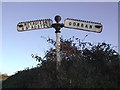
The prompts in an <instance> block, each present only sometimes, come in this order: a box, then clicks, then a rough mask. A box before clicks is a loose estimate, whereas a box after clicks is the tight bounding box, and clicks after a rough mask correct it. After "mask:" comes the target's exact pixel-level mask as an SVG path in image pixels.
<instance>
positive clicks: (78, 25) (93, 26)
mask: <svg viewBox="0 0 120 90" xmlns="http://www.w3.org/2000/svg"><path fill="white" fill-rule="evenodd" d="M64 27H66V28H73V29H78V30H85V31H90V32H97V33H100V32H101V31H102V24H101V23H96V22H90V21H84V20H77V19H69V18H68V19H65V21H64Z"/></svg>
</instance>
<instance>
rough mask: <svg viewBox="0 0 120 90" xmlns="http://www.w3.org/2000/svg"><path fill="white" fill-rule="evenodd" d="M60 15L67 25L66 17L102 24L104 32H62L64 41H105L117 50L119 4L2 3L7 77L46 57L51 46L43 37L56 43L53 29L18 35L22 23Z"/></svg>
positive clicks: (3, 66)
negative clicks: (39, 58)
mask: <svg viewBox="0 0 120 90" xmlns="http://www.w3.org/2000/svg"><path fill="white" fill-rule="evenodd" d="M56 15H60V16H61V18H62V20H61V23H64V20H65V19H66V18H73V19H79V20H86V21H93V22H99V23H101V24H102V25H103V29H102V32H101V33H95V32H88V31H83V30H76V29H68V28H62V29H61V36H63V38H71V37H72V36H75V37H78V38H80V39H83V38H84V37H85V35H86V34H88V37H87V38H86V39H85V41H89V42H91V43H98V42H106V43H108V44H111V45H112V46H115V48H114V49H115V50H118V3H117V2H111V3H110V2H76V3H73V2H71V3H70V2H61V3H60V2H59V3H54V2H46V3H42V2H37V3H33V2H22V3H20V2H19V3H12V2H9V3H5V2H4V3H2V68H0V72H1V73H7V74H8V75H11V74H14V73H15V72H17V71H20V70H23V69H25V68H26V67H29V68H31V67H32V66H33V67H35V66H36V65H37V62H36V61H35V60H34V59H33V58H32V57H31V54H36V53H38V55H40V56H41V57H43V56H44V53H45V51H46V50H47V49H48V48H50V47H51V45H50V44H48V43H47V42H46V40H45V39H43V38H41V36H43V37H46V38H48V37H50V38H53V39H54V40H55V38H56V35H55V30H54V28H49V29H38V30H31V31H24V32H18V31H17V24H18V23H19V22H25V21H31V20H37V19H49V18H50V19H52V20H53V22H55V21H54V17H55V16H56Z"/></svg>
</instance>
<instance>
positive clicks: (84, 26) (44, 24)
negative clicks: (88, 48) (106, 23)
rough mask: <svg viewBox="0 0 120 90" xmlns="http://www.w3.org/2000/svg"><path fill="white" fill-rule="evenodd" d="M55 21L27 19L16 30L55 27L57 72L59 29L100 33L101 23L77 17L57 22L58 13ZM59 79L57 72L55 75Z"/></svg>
mask: <svg viewBox="0 0 120 90" xmlns="http://www.w3.org/2000/svg"><path fill="white" fill-rule="evenodd" d="M55 21H56V23H53V21H52V20H51V19H41V20H34V21H27V22H20V23H18V24H17V30H18V31H19V32H22V31H30V30H36V29H46V28H52V27H53V28H55V30H56V31H55V33H56V59H57V60H56V69H57V72H58V73H59V67H60V64H61V58H60V33H61V31H60V29H61V28H63V27H65V28H73V29H78V30H85V31H90V32H97V33H100V32H101V31H102V24H101V23H96V22H90V21H84V20H77V19H69V18H67V19H65V21H64V24H63V23H59V22H60V21H61V17H60V16H59V15H57V16H55ZM57 77H58V80H59V74H58V75H57Z"/></svg>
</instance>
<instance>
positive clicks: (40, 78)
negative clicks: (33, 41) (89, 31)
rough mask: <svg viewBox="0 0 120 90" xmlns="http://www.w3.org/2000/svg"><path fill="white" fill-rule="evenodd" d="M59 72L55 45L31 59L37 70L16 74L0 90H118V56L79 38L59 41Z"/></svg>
mask: <svg viewBox="0 0 120 90" xmlns="http://www.w3.org/2000/svg"><path fill="white" fill-rule="evenodd" d="M60 40H61V44H60V54H61V66H60V71H59V72H57V71H56V53H55V52H56V49H55V48H54V47H55V46H56V42H55V41H54V40H53V39H50V38H48V39H47V41H48V42H49V43H51V44H52V45H53V46H54V47H53V48H50V49H49V50H47V51H46V53H45V57H44V58H41V57H40V56H37V55H32V57H33V58H35V59H36V61H38V62H40V61H41V63H39V64H40V66H39V67H35V68H32V69H28V70H23V71H19V72H18V73H16V74H15V75H13V76H11V77H9V78H8V79H7V80H6V81H4V82H3V88H5V87H6V88H13V87H14V88H15V87H17V88H20V87H21V88H58V87H62V88H75V87H76V88H120V79H119V78H120V72H119V69H120V66H119V63H120V60H119V56H120V55H119V54H118V53H117V52H116V51H115V50H114V49H113V48H112V46H111V45H110V44H106V43H105V42H102V43H98V44H92V43H90V42H84V41H83V40H80V39H79V38H75V37H72V38H70V39H63V38H61V39H60Z"/></svg>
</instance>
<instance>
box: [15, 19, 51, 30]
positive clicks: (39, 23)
mask: <svg viewBox="0 0 120 90" xmlns="http://www.w3.org/2000/svg"><path fill="white" fill-rule="evenodd" d="M52 23H53V21H52V20H51V19H41V20H34V21H26V22H20V23H18V24H17V30H18V31H28V30H36V29H44V28H51V27H52V26H51V25H52Z"/></svg>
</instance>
